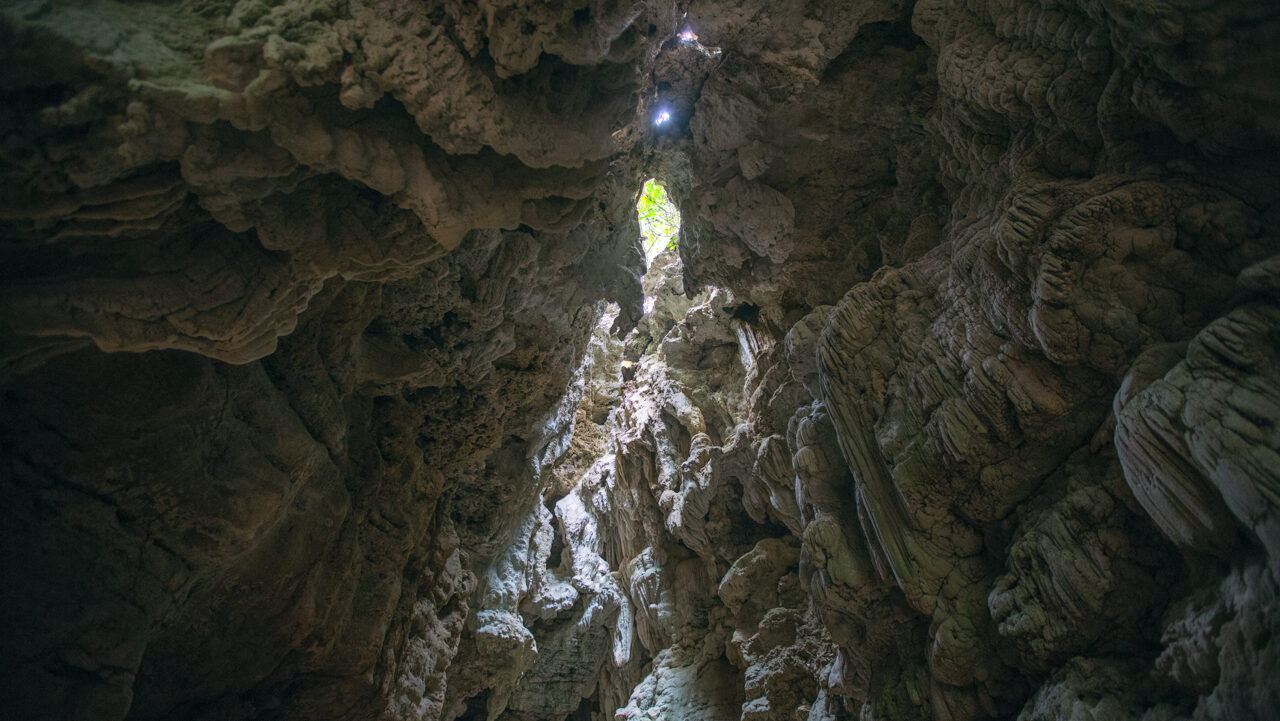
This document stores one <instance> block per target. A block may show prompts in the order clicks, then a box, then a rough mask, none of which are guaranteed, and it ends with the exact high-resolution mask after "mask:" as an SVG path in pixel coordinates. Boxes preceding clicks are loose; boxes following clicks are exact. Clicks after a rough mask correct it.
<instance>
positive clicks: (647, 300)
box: [644, 295, 653, 313]
mask: <svg viewBox="0 0 1280 721" xmlns="http://www.w3.org/2000/svg"><path fill="white" fill-rule="evenodd" d="M644 312H645V313H652V312H653V296H651V295H646V296H645V297H644Z"/></svg>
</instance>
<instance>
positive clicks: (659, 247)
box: [636, 178, 680, 313]
mask: <svg viewBox="0 0 1280 721" xmlns="http://www.w3.org/2000/svg"><path fill="white" fill-rule="evenodd" d="M636 217H637V219H638V220H639V221H640V236H641V243H640V244H641V247H642V248H643V249H644V264H645V269H646V274H645V277H646V279H649V280H648V281H646V282H644V283H643V285H644V288H645V293H644V312H645V313H650V312H652V311H653V308H654V296H653V294H652V293H651V286H652V285H653V282H652V279H651V278H650V276H652V275H653V274H654V271H655V268H654V265H655V263H657V262H658V261H659V256H661V255H663V254H664V253H667V259H668V260H669V261H670V262H668V263H665V264H662V265H670V264H671V262H676V263H678V262H679V259H678V255H677V243H678V239H679V236H680V209H679V208H677V207H676V206H675V203H673V202H671V196H670V195H669V194H668V193H667V188H666V186H664V185H662V184H661V183H659V182H658V181H657V179H656V178H649V179H648V180H646V181H645V183H644V186H643V187H642V188H641V190H640V198H639V200H638V201H637V202H636ZM668 251H669V252H668ZM667 270H671V269H667Z"/></svg>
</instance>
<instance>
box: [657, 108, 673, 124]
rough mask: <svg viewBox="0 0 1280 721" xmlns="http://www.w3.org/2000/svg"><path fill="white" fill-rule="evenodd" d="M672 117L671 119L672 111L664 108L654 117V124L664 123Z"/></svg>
mask: <svg viewBox="0 0 1280 721" xmlns="http://www.w3.org/2000/svg"><path fill="white" fill-rule="evenodd" d="M670 119H671V113H670V112H668V111H666V110H663V111H661V112H659V113H658V115H657V116H656V117H655V118H654V119H653V124H654V125H662V124H663V123H665V122H667V121H668V120H670Z"/></svg>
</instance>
